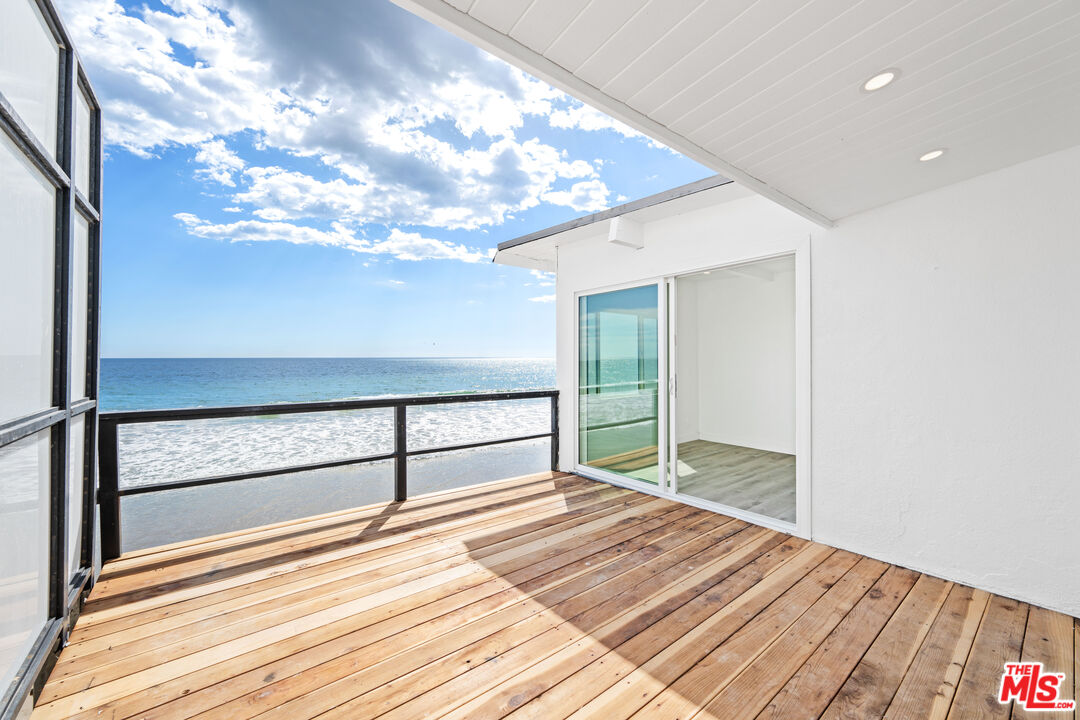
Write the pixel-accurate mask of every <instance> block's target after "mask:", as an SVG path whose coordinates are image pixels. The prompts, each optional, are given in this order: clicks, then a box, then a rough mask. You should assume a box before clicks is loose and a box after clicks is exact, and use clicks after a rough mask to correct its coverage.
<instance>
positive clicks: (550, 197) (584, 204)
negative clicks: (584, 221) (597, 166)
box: [541, 179, 610, 212]
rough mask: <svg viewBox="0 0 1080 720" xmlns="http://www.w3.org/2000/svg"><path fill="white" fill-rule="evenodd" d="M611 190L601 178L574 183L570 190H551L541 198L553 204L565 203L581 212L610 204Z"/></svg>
mask: <svg viewBox="0 0 1080 720" xmlns="http://www.w3.org/2000/svg"><path fill="white" fill-rule="evenodd" d="M609 193H610V191H609V190H608V188H607V185H605V184H604V183H603V181H601V180H596V179H593V180H585V181H582V182H577V183H574V184H573V185H572V186H571V187H570V189H569V190H550V191H548V192H545V193H544V194H543V195H541V198H542V199H543V200H545V201H546V202H549V203H551V204H552V205H565V206H567V207H571V208H573V209H575V210H578V211H580V212H596V211H597V210H603V209H604V208H606V207H607V206H608V202H607V197H608V194H609Z"/></svg>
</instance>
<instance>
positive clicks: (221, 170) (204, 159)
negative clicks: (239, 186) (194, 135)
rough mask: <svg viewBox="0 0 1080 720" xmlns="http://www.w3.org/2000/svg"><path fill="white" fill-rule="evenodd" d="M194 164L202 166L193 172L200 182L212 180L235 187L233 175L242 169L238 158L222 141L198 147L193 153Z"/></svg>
mask: <svg viewBox="0 0 1080 720" xmlns="http://www.w3.org/2000/svg"><path fill="white" fill-rule="evenodd" d="M195 162H197V163H200V164H202V165H203V167H202V168H200V169H198V170H196V171H195V177H196V178H199V179H200V180H213V181H214V182H216V183H219V184H221V185H228V186H229V187H235V186H236V182H235V181H234V180H233V175H234V174H235V173H236V172H238V171H240V170H243V169H244V161H243V160H241V159H240V156H239V155H237V154H236V153H234V152H233V151H232V150H230V149H229V148H227V147H226V146H225V141H224V140H220V139H218V140H208V141H207V142H204V143H202V144H201V145H199V150H198V152H196V153H195Z"/></svg>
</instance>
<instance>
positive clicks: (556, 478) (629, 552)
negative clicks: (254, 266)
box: [34, 473, 1080, 720]
mask: <svg viewBox="0 0 1080 720" xmlns="http://www.w3.org/2000/svg"><path fill="white" fill-rule="evenodd" d="M1078 635H1080V629H1078V626H1077V625H1076V623H1075V621H1074V620H1073V618H1070V617H1067V616H1064V615H1060V614H1057V613H1052V612H1049V611H1046V610H1043V609H1041V608H1037V607H1033V606H1028V605H1026V604H1024V603H1018V602H1016V601H1013V600H1009V599H1006V598H1002V597H998V596H994V595H991V594H989V593H986V592H983V591H980V590H973V589H971V588H968V587H964V586H960V585H955V584H953V583H949V582H946V581H944V580H939V579H936V578H932V577H929V576H925V575H920V574H919V573H916V572H912V571H910V570H905V569H903V568H899V567H896V566H891V565H888V564H886V563H882V562H878V561H876V560H871V559H868V558H863V557H861V556H858V555H855V554H852V553H848V552H844V551H840V550H834V549H833V548H830V547H827V546H824V545H820V544H817V543H811V542H807V541H804V540H801V539H798V538H792V537H790V536H787V535H784V534H782V533H778V532H775V531H772V530H767V529H764V528H761V527H757V526H753V525H749V524H747V523H745V522H743V521H740V520H734V519H732V518H728V517H725V516H722V515H717V514H714V513H710V512H707V511H703V510H698V509H695V508H691V507H687V506H684V505H681V504H677V503H674V502H671V501H668V500H664V499H659V498H655V497H652V496H648V495H643V494H640V493H636V492H633V491H629V490H624V489H620V488H615V487H611V486H608V485H605V484H601V483H595V482H592V481H589V480H585V479H583V478H579V477H575V476H571V475H560V474H554V475H553V474H550V473H544V474H542V475H533V476H528V477H523V478H514V479H511V480H506V481H500V482H496V483H489V484H485V485H479V486H472V487H468V488H461V489H456V490H450V491H445V492H441V493H434V494H431V495H427V496H423V497H419V498H415V499H412V500H409V501H407V502H405V503H389V504H382V505H376V506H369V507H365V508H358V509H354V510H349V511H346V512H341V513H333V514H329V515H323V516H319V517H316V518H309V519H306V520H302V521H295V522H286V523H280V524H277V525H273V526H267V527H264V528H257V529H254V530H250V531H243V532H236V533H230V534H227V535H221V536H215V537H213V538H204V539H201V540H198V541H194V542H189V543H181V544H177V545H172V546H165V547H162V548H154V549H151V550H145V551H139V552H134V553H129V554H127V555H125V556H123V557H121V558H120V559H118V560H116V561H114V562H112V563H109V564H108V565H107V566H106V568H105V571H104V572H103V574H102V576H101V579H100V580H99V582H98V584H97V585H96V586H95V588H94V590H93V592H92V594H91V596H90V598H89V600H88V602H87V605H86V608H85V610H84V612H83V615H82V617H81V618H80V619H79V622H78V624H77V626H76V628H75V630H74V631H73V633H72V636H71V642H70V644H69V645H68V647H67V648H65V649H64V651H63V653H62V654H61V657H60V660H59V663H58V664H57V666H56V668H55V669H54V670H53V672H52V675H51V677H50V679H49V681H48V683H47V684H46V686H45V688H44V690H43V691H42V693H41V696H40V698H39V700H38V708H37V710H36V711H35V714H34V717H35V718H38V717H40V718H54V717H55V718H59V717H64V718H67V717H78V718H101V717H109V718H125V717H139V718H192V717H198V718H200V719H204V718H230V719H232V718H251V717H259V718H261V719H263V720H268V719H269V718H289V719H293V718H309V717H321V718H331V717H341V718H369V717H384V718H421V717H424V718H434V717H456V718H499V717H513V718H526V717H530V718H544V719H548V718H566V717H571V716H573V717H590V718H605V719H607V718H626V717H639V718H662V717H671V718H691V717H698V718H741V717H747V718H753V717H763V718H764V717H775V718H811V717H829V718H840V717H859V718H864V717H865V718H871V717H883V716H886V715H887V716H888V717H896V718H907V717H911V718H924V717H942V718H944V717H946V716H949V717H1009V716H1010V714H1012V715H1013V716H1015V717H1019V716H1020V714H1021V711H1020V710H1019V709H1017V710H1016V711H1015V712H1013V710H1012V708H1010V707H1009V706H1007V705H1005V706H1003V705H998V704H997V702H996V700H995V695H996V692H997V689H998V683H999V679H1000V675H1001V670H1002V663H1004V662H1006V661H1010V660H1018V659H1020V658H1021V657H1023V659H1025V660H1041V661H1042V662H1043V663H1044V664H1045V665H1046V666H1047V669H1048V670H1054V671H1057V672H1067V673H1069V677H1068V683H1069V691H1068V693H1066V694H1065V696H1066V697H1073V696H1074V695H1073V694H1072V693H1073V691H1074V689H1075V683H1076V677H1077V675H1078V674H1080V673H1078V672H1077V664H1078V662H1080V660H1078V658H1080V655H1078V654H1077V640H1076V639H1077V636H1078ZM1043 716H1044V717H1070V718H1071V717H1072V713H1069V714H1065V713H1059V714H1057V715H1055V714H1043Z"/></svg>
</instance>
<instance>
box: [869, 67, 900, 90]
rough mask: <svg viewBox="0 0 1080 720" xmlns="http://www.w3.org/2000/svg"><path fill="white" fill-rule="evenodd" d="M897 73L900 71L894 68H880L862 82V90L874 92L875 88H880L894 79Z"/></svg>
mask: <svg viewBox="0 0 1080 720" xmlns="http://www.w3.org/2000/svg"><path fill="white" fill-rule="evenodd" d="M899 74H900V71H899V70H895V69H890V70H882V71H881V72H879V73H878V74H877V75H875V76H874V77H872V78H870V79H869V80H867V81H866V82H864V83H863V86H862V87H863V90H865V91H866V92H874V91H875V90H880V89H881V88H883V87H885V86H886V85H888V84H889V83H891V82H892V81H893V80H895V79H896V78H897V76H898V75H899Z"/></svg>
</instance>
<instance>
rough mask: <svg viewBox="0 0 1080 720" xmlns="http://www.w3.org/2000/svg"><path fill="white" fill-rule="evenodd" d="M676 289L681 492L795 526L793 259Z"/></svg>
mask: <svg viewBox="0 0 1080 720" xmlns="http://www.w3.org/2000/svg"><path fill="white" fill-rule="evenodd" d="M675 287H676V293H675V294H676V302H675V318H676V321H675V328H676V330H675V343H674V347H675V367H676V373H675V400H674V408H675V409H674V413H673V416H674V420H675V428H674V430H673V432H674V434H675V437H676V438H677V448H676V449H677V452H676V453H675V454H676V458H675V466H676V467H677V469H678V471H677V491H678V492H679V493H680V494H683V495H689V496H691V497H695V498H698V499H701V500H707V501H709V502H715V503H719V504H722V505H727V506H730V507H734V508H738V509H740V510H746V511H750V512H754V513H758V514H760V515H766V516H768V517H770V518H774V519H777V520H783V521H785V522H791V523H794V522H795V259H794V257H793V256H791V255H787V256H783V257H779V258H771V259H767V260H761V261H757V262H753V263H747V264H742V265H737V266H732V267H725V268H718V269H714V270H707V271H704V272H699V273H695V274H692V275H684V276H682V277H679V278H677V279H676V281H675Z"/></svg>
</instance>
